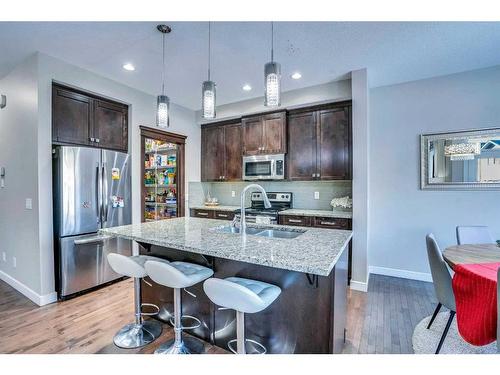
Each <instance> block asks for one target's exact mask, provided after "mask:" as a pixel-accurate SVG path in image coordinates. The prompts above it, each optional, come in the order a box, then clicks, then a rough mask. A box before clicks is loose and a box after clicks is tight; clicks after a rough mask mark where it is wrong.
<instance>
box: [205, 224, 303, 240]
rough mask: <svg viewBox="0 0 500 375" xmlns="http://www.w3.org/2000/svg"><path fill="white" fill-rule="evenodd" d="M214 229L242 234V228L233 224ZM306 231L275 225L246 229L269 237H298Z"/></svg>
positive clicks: (254, 234) (260, 235)
mask: <svg viewBox="0 0 500 375" xmlns="http://www.w3.org/2000/svg"><path fill="white" fill-rule="evenodd" d="M214 230H215V231H217V232H221V233H233V234H240V228H238V227H232V226H225V227H219V228H214ZM305 232H306V231H305V230H303V229H288V228H283V229H278V228H273V227H260V228H257V227H247V228H246V230H245V234H250V235H253V236H259V237H268V238H296V237H298V236H300V235H301V234H302V233H305Z"/></svg>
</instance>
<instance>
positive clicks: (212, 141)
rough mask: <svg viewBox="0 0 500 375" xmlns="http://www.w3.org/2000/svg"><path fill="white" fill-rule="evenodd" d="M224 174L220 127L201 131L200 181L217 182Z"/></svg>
mask: <svg viewBox="0 0 500 375" xmlns="http://www.w3.org/2000/svg"><path fill="white" fill-rule="evenodd" d="M223 174H224V129H223V127H222V126H215V127H208V128H202V130H201V179H202V181H219V180H221V179H222V176H223Z"/></svg>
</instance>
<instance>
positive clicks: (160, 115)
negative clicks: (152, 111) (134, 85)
mask: <svg viewBox="0 0 500 375" xmlns="http://www.w3.org/2000/svg"><path fill="white" fill-rule="evenodd" d="M169 115H170V99H169V98H168V96H166V95H158V99H157V102H156V125H157V126H159V127H160V128H168V127H169V126H170V116H169Z"/></svg>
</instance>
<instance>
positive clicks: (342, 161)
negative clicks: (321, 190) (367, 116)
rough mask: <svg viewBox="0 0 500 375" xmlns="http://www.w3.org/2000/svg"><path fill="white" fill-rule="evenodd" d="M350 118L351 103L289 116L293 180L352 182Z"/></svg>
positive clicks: (289, 167)
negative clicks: (350, 180)
mask: <svg viewBox="0 0 500 375" xmlns="http://www.w3.org/2000/svg"><path fill="white" fill-rule="evenodd" d="M350 116H351V106H350V103H340V104H333V105H331V107H328V108H318V109H312V110H306V111H297V112H292V113H290V114H289V116H288V153H287V171H288V179H289V180H348V179H350V178H351V162H352V160H351V159H352V158H351V119H350Z"/></svg>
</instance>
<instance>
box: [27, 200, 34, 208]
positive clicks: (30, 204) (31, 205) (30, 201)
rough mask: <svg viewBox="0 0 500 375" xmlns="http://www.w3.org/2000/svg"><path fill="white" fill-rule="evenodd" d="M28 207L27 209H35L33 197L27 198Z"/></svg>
mask: <svg viewBox="0 0 500 375" xmlns="http://www.w3.org/2000/svg"><path fill="white" fill-rule="evenodd" d="M26 209H27V210H32V209H33V200H32V199H31V198H26Z"/></svg>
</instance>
